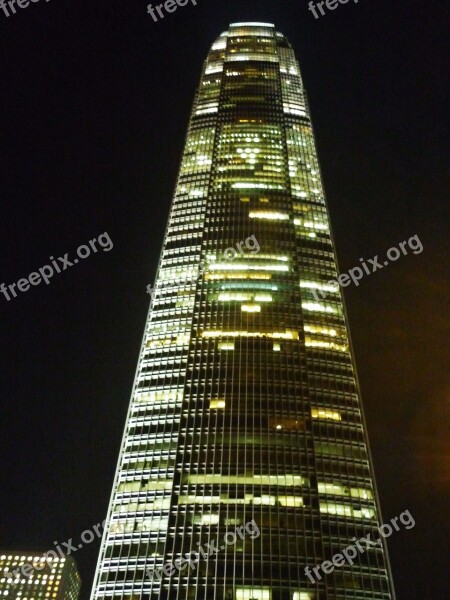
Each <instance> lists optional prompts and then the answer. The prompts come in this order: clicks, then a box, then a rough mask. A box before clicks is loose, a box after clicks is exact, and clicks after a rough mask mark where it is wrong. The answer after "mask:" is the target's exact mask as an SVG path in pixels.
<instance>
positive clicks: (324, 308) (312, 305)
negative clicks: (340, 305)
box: [302, 302, 337, 313]
mask: <svg viewBox="0 0 450 600" xmlns="http://www.w3.org/2000/svg"><path fill="white" fill-rule="evenodd" d="M302 308H304V309H305V310H311V311H313V312H324V313H336V312H337V310H336V309H335V308H333V307H332V306H328V305H325V304H319V303H318V302H302Z"/></svg>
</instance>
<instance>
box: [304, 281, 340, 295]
mask: <svg viewBox="0 0 450 600" xmlns="http://www.w3.org/2000/svg"><path fill="white" fill-rule="evenodd" d="M300 287H301V288H304V289H307V290H322V291H324V292H337V291H338V290H339V285H338V284H337V283H336V285H332V284H330V283H320V282H319V281H300Z"/></svg>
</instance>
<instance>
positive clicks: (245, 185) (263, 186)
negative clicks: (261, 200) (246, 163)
mask: <svg viewBox="0 0 450 600" xmlns="http://www.w3.org/2000/svg"><path fill="white" fill-rule="evenodd" d="M231 187H232V188H234V189H236V190H245V189H254V190H256V189H260V190H283V189H284V187H283V186H282V185H271V184H270V183H252V182H250V181H248V182H245V181H241V182H237V183H233V184H232V186H231Z"/></svg>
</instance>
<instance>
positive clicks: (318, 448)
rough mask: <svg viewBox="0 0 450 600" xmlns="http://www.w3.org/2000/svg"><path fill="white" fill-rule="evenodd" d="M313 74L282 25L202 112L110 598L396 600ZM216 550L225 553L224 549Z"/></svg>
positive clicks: (111, 558) (105, 547) (97, 590)
mask: <svg viewBox="0 0 450 600" xmlns="http://www.w3.org/2000/svg"><path fill="white" fill-rule="evenodd" d="M337 276H338V272H337V263H336V256H335V251H334V244H333V239H332V235H331V232H330V223H329V216H328V211H327V206H326V201H325V196H324V190H323V186H322V181H321V174H320V168H319V163H318V158H317V152H316V147H315V140H314V134H313V129H312V125H311V120H310V114H309V109H308V103H307V99H306V96H305V92H304V88H303V83H302V79H301V74H300V71H299V65H298V63H297V60H296V58H295V55H294V52H293V49H292V47H291V46H290V44H289V42H288V41H287V39H286V38H285V36H284V35H282V34H281V33H279V32H277V31H276V29H275V28H274V26H273V25H270V24H266V23H235V24H232V25H230V27H229V29H228V31H226V32H225V33H223V34H222V35H220V37H219V38H218V39H217V40H216V41H215V42H214V44H213V45H212V47H211V50H210V52H209V54H208V57H207V60H206V62H205V64H204V68H203V73H202V76H201V80H200V85H199V88H198V91H197V94H196V97H195V101H194V106H193V110H192V115H191V120H190V124H189V129H188V135H187V138H186V143H185V148H184V153H183V157H182V163H181V167H180V172H179V177H178V181H177V184H176V190H175V195H174V199H173V202H172V206H171V209H170V216H169V222H168V226H167V230H166V234H165V239H164V244H163V249H162V254H161V259H160V264H159V269H158V273H157V278H156V282H155V286H154V289H153V290H152V301H151V307H150V312H149V315H148V320H147V323H146V327H145V334H144V338H143V344H142V349H141V352H140V356H139V362H138V367H137V373H136V379H135V384H134V388H133V393H132V398H131V403H130V409H129V413H128V417H127V421H126V426H125V433H124V438H123V443H122V447H121V451H120V457H119V464H118V469H117V475H116V479H115V483H114V488H113V492H112V498H111V503H110V508H109V512H108V520H107V526H106V528H105V535H104V539H103V541H102V546H101V552H100V557H99V562H98V567H97V572H96V576H95V581H94V588H93V592H92V599H93V600H94V599H95V600H97V599H103V598H120V599H123V600H132V599H136V600H137V599H149V598H151V599H153V598H154V599H159V600H325V599H326V600H331V599H333V600H340V599H350V598H351V599H353V600H363V599H367V598H371V599H373V600H389V599H393V598H394V592H393V588H392V583H391V577H390V571H389V564H388V558H387V554H386V549H385V548H384V547H383V546H382V544H381V543H380V545H379V546H378V547H373V548H370V549H367V550H366V551H364V552H359V553H358V555H357V556H356V557H355V558H354V559H353V561H352V562H353V564H350V563H349V562H347V563H346V564H344V565H343V566H341V567H339V568H335V569H334V570H333V571H332V572H331V573H330V574H325V573H323V572H321V577H320V578H319V577H315V578H313V577H311V576H308V574H307V573H306V572H305V567H307V566H309V567H310V568H311V569H312V568H313V567H314V566H316V565H318V564H320V563H322V562H323V561H324V560H327V559H330V558H331V557H332V556H333V555H335V554H336V553H339V552H340V551H341V550H342V548H345V547H346V546H348V545H349V544H351V543H352V539H353V538H356V539H359V538H361V537H362V536H367V535H368V534H369V533H370V534H371V535H372V539H376V538H377V537H379V535H377V527H378V526H379V525H380V519H381V518H380V513H379V508H378V501H377V494H376V489H375V483H374V478H373V472H372V466H371V461H370V456H369V451H368V442H367V433H366V427H365V423H364V417H363V414H362V407H361V401H360V395H359V388H358V383H357V379H356V374H355V367H354V362H353V358H352V352H351V347H350V344H349V335H348V327H347V321H346V315H345V309H344V305H343V300H342V296H341V291H340V288H339V286H338V285H337V284H336V283H334V282H333V281H335V280H336V278H337ZM211 545H212V548H211Z"/></svg>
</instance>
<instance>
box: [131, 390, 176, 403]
mask: <svg viewBox="0 0 450 600" xmlns="http://www.w3.org/2000/svg"><path fill="white" fill-rule="evenodd" d="M183 397H184V391H183V389H174V390H170V389H169V390H152V391H151V392H144V393H142V394H137V395H136V396H135V402H138V403H139V404H159V403H161V402H182V401H183Z"/></svg>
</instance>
